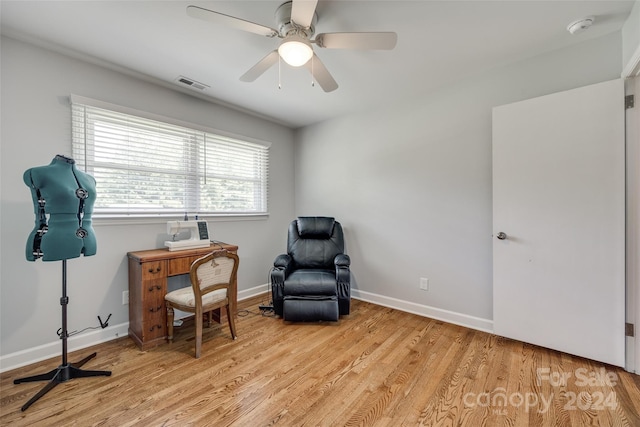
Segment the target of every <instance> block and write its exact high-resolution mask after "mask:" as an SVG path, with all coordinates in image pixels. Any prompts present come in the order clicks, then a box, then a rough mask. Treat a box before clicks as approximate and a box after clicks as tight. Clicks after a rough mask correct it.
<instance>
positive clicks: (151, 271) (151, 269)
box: [149, 267, 162, 273]
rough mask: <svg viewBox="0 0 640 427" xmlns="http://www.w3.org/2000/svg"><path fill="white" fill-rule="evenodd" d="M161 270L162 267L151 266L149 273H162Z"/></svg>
mask: <svg viewBox="0 0 640 427" xmlns="http://www.w3.org/2000/svg"><path fill="white" fill-rule="evenodd" d="M160 270H162V269H161V268H160V267H156V268H150V269H149V273H160Z"/></svg>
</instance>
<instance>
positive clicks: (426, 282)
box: [420, 277, 429, 291]
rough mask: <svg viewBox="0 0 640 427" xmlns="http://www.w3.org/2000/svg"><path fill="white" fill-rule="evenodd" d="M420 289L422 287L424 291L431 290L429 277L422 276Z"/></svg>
mask: <svg viewBox="0 0 640 427" xmlns="http://www.w3.org/2000/svg"><path fill="white" fill-rule="evenodd" d="M420 289H422V290H423V291H428V290H429V279H427V278H426V277H421V278H420Z"/></svg>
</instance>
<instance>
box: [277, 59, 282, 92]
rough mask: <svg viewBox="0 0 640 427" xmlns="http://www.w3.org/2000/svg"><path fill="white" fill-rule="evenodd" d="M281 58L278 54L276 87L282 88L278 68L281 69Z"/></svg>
mask: <svg viewBox="0 0 640 427" xmlns="http://www.w3.org/2000/svg"><path fill="white" fill-rule="evenodd" d="M281 63H282V59H281V58H280V55H278V89H282V79H281V77H280V70H281V69H282V65H281Z"/></svg>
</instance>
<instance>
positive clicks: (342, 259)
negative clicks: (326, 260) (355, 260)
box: [333, 254, 351, 267]
mask: <svg viewBox="0 0 640 427" xmlns="http://www.w3.org/2000/svg"><path fill="white" fill-rule="evenodd" d="M333 263H334V264H335V265H336V267H349V266H350V265H351V258H349V255H347V254H338V255H336V257H335V259H334V260H333Z"/></svg>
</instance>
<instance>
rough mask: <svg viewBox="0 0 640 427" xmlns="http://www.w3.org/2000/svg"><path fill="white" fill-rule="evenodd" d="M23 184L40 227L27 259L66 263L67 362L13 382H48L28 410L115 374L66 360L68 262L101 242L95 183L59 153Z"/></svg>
mask: <svg viewBox="0 0 640 427" xmlns="http://www.w3.org/2000/svg"><path fill="white" fill-rule="evenodd" d="M23 179H24V183H25V184H26V185H27V186H29V188H30V189H31V195H32V200H33V206H34V214H35V226H34V228H33V231H32V232H31V234H30V235H29V238H28V239H27V245H26V249H25V254H26V258H27V261H35V260H37V259H42V260H43V261H62V297H61V298H60V305H61V306H62V328H61V332H60V334H59V335H60V339H61V340H62V364H61V365H60V366H58V368H56V369H54V370H52V371H50V372H47V373H44V374H40V375H34V376H30V377H26V378H19V379H16V380H14V381H13V383H14V384H20V383H25V382H34V381H49V383H48V384H46V385H45V386H44V387H43V388H42V389H41V390H40V391H39V392H38V393H37V394H36V395H35V396H33V397H32V398H31V399H30V400H29V401H28V402H27V403H25V404H24V405H23V406H22V410H23V411H26V410H27V408H29V406H31V405H32V404H33V403H34V402H36V401H37V400H38V399H40V398H41V397H42V396H44V395H45V394H47V393H48V392H49V391H50V390H51V389H53V388H54V387H55V386H57V385H58V384H60V383H63V382H66V381H69V380H70V379H73V378H83V377H96V376H106V377H108V376H111V371H86V370H82V369H80V367H81V366H82V365H84V364H85V363H87V362H88V361H89V360H91V359H93V358H94V357H95V356H96V353H92V354H90V355H89V356H87V357H85V358H84V359H82V360H81V361H79V362H77V363H69V362H68V361H67V338H69V332H68V330H67V305H68V304H69V297H68V296H67V260H68V259H70V258H77V257H80V256H81V255H82V256H91V255H95V254H96V239H95V233H94V231H93V227H92V220H91V215H92V213H93V204H94V202H95V198H96V191H95V189H96V183H95V179H94V178H93V177H92V176H90V175H87V174H86V173H84V172H82V171H80V170H78V169H76V166H75V161H74V160H73V159H71V158H69V157H65V156H62V155H57V156H56V157H55V158H54V159H53V161H52V162H51V164H49V165H47V166H40V167H35V168H31V169H28V170H27V171H26V172H25V173H24V176H23Z"/></svg>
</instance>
